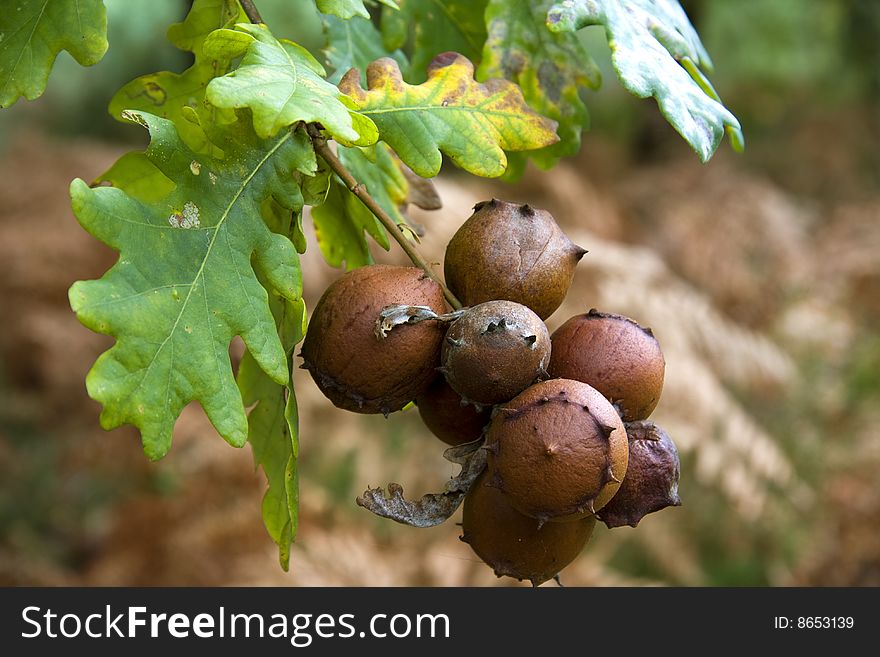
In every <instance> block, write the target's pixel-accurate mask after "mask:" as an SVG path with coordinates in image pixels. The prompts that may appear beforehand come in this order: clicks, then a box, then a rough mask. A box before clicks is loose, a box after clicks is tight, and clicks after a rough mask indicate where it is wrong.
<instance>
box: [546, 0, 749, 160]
mask: <svg viewBox="0 0 880 657" xmlns="http://www.w3.org/2000/svg"><path fill="white" fill-rule="evenodd" d="M587 25H603V26H604V27H605V33H606V34H607V36H608V45H609V46H610V47H611V62H612V64H613V65H614V69H615V71H616V72H617V77H618V78H619V79H620V82H621V84H623V86H624V87H625V88H626V90H627V91H629V92H630V93H632V94H633V95H635V96H638V97H639V98H648V97H650V96H653V97H654V98H656V99H657V104H658V106H659V107H660V112H661V113H662V114H663V116H664V117H666V120H667V121H669V123H670V124H671V125H672V126H673V127H674V128H675V129H676V130H677V131H678V132H679V134H681V136H682V137H684V139H685V140H686V141H687V142H688V144H690V146H691V148H693V149H694V151H696V153H697V155H699V157H700V159H701V160H702V161H703V162H707V161H708V160H709V158H711V157H712V154H713V153H714V152H715V150H716V149H717V148H718V144H719V143H720V142H721V138H722V137H723V135H724V132H725V131H727V132H728V134H729V135H730V137H731V142H732V144H733V145H734V147H735V148H737V149H741V147H742V143H743V138H742V131H741V129H740V125H739V121H737V119H736V117H735V116H734V115H733V114H731V112H730V111H729V110H728V109H727V108H726V107H724V105H722V104H721V102H720V99H719V98H718V95H717V94H716V93H715V90H714V89H712V86H711V84H709V81H708V80H707V79H706V77H705V76H704V75H703V73H702V72H701V71H700V69H699V67H700V66H702V67H703V68H705V69H706V70H711V68H712V62H711V61H710V59H709V55H708V54H707V53H706V50H705V48H703V45H702V43H700V38H699V36H697V32H696V30H694V28H693V26H692V25H691V24H690V21H689V20H688V18H687V15H686V14H685V13H684V10H683V9H682V8H681V5H679V4H678V2H677V1H676V0H626V2H620V1H619V0H565V1H564V2H557V3H556V4H554V5H553V6H552V7H551V8H550V10H549V12H548V13H547V27H548V28H549V29H550V30H551V31H553V32H557V33H562V32H574V31H576V30H578V29H580V28H582V27H585V26H587Z"/></svg>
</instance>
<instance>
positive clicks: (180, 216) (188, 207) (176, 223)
mask: <svg viewBox="0 0 880 657" xmlns="http://www.w3.org/2000/svg"><path fill="white" fill-rule="evenodd" d="M168 223H169V224H171V226H172V227H173V228H198V227H199V226H201V225H202V222H201V221H199V206H197V205H196V204H195V203H193V202H192V201H187V202H186V203H184V204H183V211H182V212H175V213H174V214H172V215H171V216H170V217H168Z"/></svg>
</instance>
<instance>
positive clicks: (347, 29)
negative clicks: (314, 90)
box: [323, 16, 408, 84]
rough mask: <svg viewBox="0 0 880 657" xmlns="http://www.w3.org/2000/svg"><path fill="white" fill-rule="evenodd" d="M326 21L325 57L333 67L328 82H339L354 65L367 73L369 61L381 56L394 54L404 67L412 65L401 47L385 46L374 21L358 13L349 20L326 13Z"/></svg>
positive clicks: (392, 55)
mask: <svg viewBox="0 0 880 657" xmlns="http://www.w3.org/2000/svg"><path fill="white" fill-rule="evenodd" d="M323 21H324V31H325V32H326V34H327V45H326V46H325V47H324V51H323V52H324V58H325V60H326V62H327V65H328V66H329V67H330V70H332V71H333V74H332V75H331V76H330V77H328V78H327V81H328V82H332V83H333V84H338V83H339V80H340V79H342V76H343V74H344V73H345V72H346V71H348V70H349V69H351V68H356V69H359V70H360V71H361V72H362V73H366V70H367V65H369V63H370V62H372V61H374V60H376V59H379V58H380V57H391V58H393V59H395V60H396V61H397V63H398V64H400V65H401V66H402V67H403V68H404V69H405V68H406V67H407V66H408V64H407V62H406V56H405V55H404V54H403V53H402V52H401V51H400V50H395V51H394V52H391V53H389V52H388V51H386V50H385V48H383V47H382V39H381V36H380V35H379V31H378V30H377V29H376V27H375V26H374V25H373V23H371V22H370V21H368V20H366V19H364V18H360V17H358V16H355V17H354V18H350V19H348V20H342V19H341V18H337V17H336V16H324V18H323Z"/></svg>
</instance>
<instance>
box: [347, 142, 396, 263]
mask: <svg viewBox="0 0 880 657" xmlns="http://www.w3.org/2000/svg"><path fill="white" fill-rule="evenodd" d="M339 159H340V160H341V161H342V163H343V164H344V165H345V167H346V168H347V169H348V170H349V171H350V172H351V174H352V175H353V176H354V177H355V180H357V181H358V182H359V183H361V184H362V185H364V187H366V188H367V191H368V192H369V194H370V196H372V197H373V199H374V200H375V201H376V202H377V203H378V204H379V205H380V206H382V209H383V210H385V212H387V213H388V216H390V217H391V218H392V219H393V220H394V222H395V223H397V224H404V225H405V224H406V223H407V221H406V217H404V216H403V212H402V211H401V209H402V208H403V207H405V206H406V202H407V196H408V194H409V183H408V182H407V179H406V176H404V174H403V172H402V171H401V169H400V162H399V160H398V159H397V158H396V157H395V156H394V154H393V153H392V151H391V149H390V148H389V147H388V145H387V144H384V143H381V142H380V143H378V144H375V145H373V146H370V147H368V148H345V147H342V148H340V149H339ZM353 198H354V200H355V201H356V205H357V206H360V207H359V208H358V209H359V212H358V213H357V216H358V217H360V220H359V221H358V222H357V225H359V226H361V227H362V228H363V229H364V230H365V231H367V233H369V235H370V236H371V237H372V238H373V239H374V240H376V242H377V243H378V244H379V246H381V247H382V248H383V249H385V250H386V251H387V250H388V249H389V248H390V247H391V244H390V242H389V241H388V234H387V233H386V232H385V228H384V227H383V226H382V224H381V223H380V222H379V220H378V219H376V217H375V216H374V215H373V213H372V212H371V211H370V210H368V209H367V206H366V205H364V204H363V203H362V202H361V200H360V199H358V198H357V197H356V196H353Z"/></svg>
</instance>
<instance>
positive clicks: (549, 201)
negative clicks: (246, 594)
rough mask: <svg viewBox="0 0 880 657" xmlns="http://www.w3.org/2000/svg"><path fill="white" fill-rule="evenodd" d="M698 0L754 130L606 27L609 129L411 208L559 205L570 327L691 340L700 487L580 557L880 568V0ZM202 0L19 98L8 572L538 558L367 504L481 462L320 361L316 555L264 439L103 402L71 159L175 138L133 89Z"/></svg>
mask: <svg viewBox="0 0 880 657" xmlns="http://www.w3.org/2000/svg"><path fill="white" fill-rule="evenodd" d="M123 4H125V10H124V11H123V10H122V8H121V5H123ZM684 4H685V6H686V8H687V10H688V12H689V13H690V15H691V17H692V19H693V20H694V22H695V24H696V26H697V28H698V30H699V31H700V34H701V35H702V37H703V39H704V42H705V44H706V46H707V48H708V50H709V52H710V53H711V54H712V56H713V58H714V61H715V65H716V73H715V74H714V75H713V81H714V82H715V84H716V87H717V88H718V90H719V92H720V93H721V95H722V97H723V98H724V99H725V102H726V103H727V105H728V106H729V107H730V108H731V109H732V110H733V111H734V112H735V113H736V114H737V116H738V117H739V118H740V119H741V121H742V122H743V127H744V129H745V134H746V139H747V150H746V153H745V154H743V155H736V154H734V153H732V152H731V151H730V149H729V147H728V145H727V144H726V143H725V144H722V146H721V148H720V149H719V152H718V153H717V155H716V156H715V157H714V158H713V160H712V161H711V162H710V163H709V164H708V165H701V164H699V162H698V160H697V158H696V156H695V155H694V154H693V153H692V152H691V151H690V150H689V149H688V147H687V146H686V144H684V142H683V141H682V140H681V139H680V138H679V137H678V136H677V135H676V134H675V133H674V131H673V130H672V129H671V128H670V127H669V126H668V125H667V124H666V123H665V122H664V121H663V119H662V117H660V115H659V113H658V112H657V109H656V105H655V104H654V103H653V101H640V100H637V99H635V98H631V97H629V96H628V95H627V94H626V93H625V92H623V91H622V90H621V89H620V87H619V85H618V84H617V82H616V80H615V79H614V75H613V72H612V71H611V70H610V69H609V67H608V59H607V57H608V56H607V52H606V51H607V47H606V46H604V44H603V38H602V35H601V33H597V32H595V31H591V30H587V31H586V32H585V33H584V39H585V40H586V41H587V43H588V46H589V47H590V49H591V51H592V52H595V53H597V58H598V59H599V60H600V61H601V63H602V65H603V67H604V69H605V84H604V87H603V89H602V90H601V91H600V92H598V93H591V94H589V95H588V97H587V102H588V106H589V107H590V109H591V114H592V129H591V131H589V132H587V133H585V139H584V145H583V148H582V151H581V155H580V156H578V157H577V158H574V159H573V160H570V161H567V162H565V163H563V164H562V165H561V166H559V167H558V168H557V169H555V170H554V171H552V172H539V171H536V170H533V171H530V172H529V173H528V174H527V176H526V178H525V179H524V180H523V181H522V182H521V183H518V184H517V185H515V186H505V185H503V184H501V183H497V182H492V181H484V180H479V179H474V178H470V177H467V176H463V175H461V174H460V173H458V172H456V171H454V170H452V169H451V168H448V169H446V170H444V173H443V174H442V175H441V176H440V177H439V179H438V181H437V187H438V189H439V191H440V194H441V196H442V198H443V202H444V208H443V209H442V210H440V211H437V212H430V213H427V212H421V211H412V213H411V216H412V218H413V220H414V221H415V222H417V223H419V224H421V225H423V226H424V228H425V232H426V235H425V238H424V240H423V242H424V244H423V247H424V252H425V253H426V254H427V255H428V257H429V259H430V260H433V261H434V262H437V263H440V262H442V255H443V250H444V248H445V244H446V242H447V240H448V239H449V237H450V236H451V235H452V233H453V232H454V231H455V230H456V229H457V227H458V226H459V225H460V223H461V222H462V221H464V219H466V218H467V217H468V216H469V214H470V208H471V206H472V205H473V204H474V203H475V202H476V201H478V200H482V199H486V198H489V197H492V196H497V197H499V198H504V199H508V200H514V201H519V202H528V203H530V204H532V205H535V206H537V207H544V208H547V209H549V210H550V211H551V212H553V213H554V215H555V216H556V218H557V220H558V221H559V222H560V224H561V225H562V226H563V228H564V229H565V230H566V232H567V233H568V234H569V235H570V236H571V237H572V239H573V240H574V241H575V242H577V243H578V244H580V245H582V246H584V247H585V248H587V249H589V254H588V255H587V256H586V257H585V258H584V259H583V261H582V263H581V265H580V266H579V270H578V273H577V276H576V278H575V283H574V286H573V288H572V290H571V292H570V293H569V297H568V300H567V301H566V303H565V305H564V306H563V307H562V308H561V309H560V310H558V311H557V312H556V313H555V314H554V315H553V316H552V317H551V318H550V320H548V325H549V327H550V329H551V330H552V329H553V328H555V327H556V326H558V325H559V324H561V323H562V322H563V321H564V320H565V319H566V318H567V317H569V316H570V315H572V314H574V313H576V312H582V311H585V310H587V309H589V308H590V307H597V308H599V309H601V310H605V311H609V312H617V313H623V314H627V315H629V316H631V317H633V318H635V319H636V320H637V321H639V322H640V323H641V324H643V325H647V326H651V327H652V328H653V329H654V331H655V334H656V335H657V337H658V338H659V340H660V342H661V345H662V346H663V348H664V352H665V355H666V361H667V380H666V387H665V389H664V393H663V397H662V399H661V402H660V405H659V407H658V409H657V411H656V412H655V419H656V420H657V421H658V422H659V423H661V424H662V425H663V426H664V427H666V428H667V430H668V431H669V433H670V435H671V436H672V437H673V439H674V440H675V441H676V442H677V444H678V445H679V448H680V451H681V458H682V466H683V476H682V484H681V494H682V498H683V501H684V505H683V506H682V507H680V508H676V509H669V510H666V511H663V512H661V513H658V514H654V515H650V516H648V517H647V518H646V519H645V520H643V522H642V523H641V524H640V525H639V527H638V528H636V529H631V528H620V529H616V530H613V531H609V530H607V529H605V528H604V526H602V525H600V526H599V527H598V528H597V530H596V532H595V534H594V536H593V539H592V541H591V543H590V544H589V545H588V546H587V548H586V549H585V551H584V553H583V555H582V556H581V557H580V558H579V559H578V560H577V561H576V562H575V563H574V564H573V565H572V566H570V567H569V568H568V569H566V570H565V571H564V572H563V580H564V582H565V583H566V584H568V585H622V584H625V585H640V584H646V585H655V584H660V585H664V584H665V585H697V586H716V585H734V586H736V585H757V586H768V585H769V586H787V585H808V586H825V585H859V586H861V585H868V586H877V585H880V485H878V483H877V482H878V475H880V431H878V423H880V334H878V331H877V324H878V322H880V52H878V49H880V4H878V3H875V2H870V1H869V0H849V1H844V0H840V1H832V0H815V1H814V2H810V3H804V2H802V1H801V0H778V1H775V2H772V3H769V2H762V1H760V0H743V1H741V2H729V1H726V0H694V1H691V2H686V3H684ZM184 5H185V3H184V2H170V1H169V2H165V3H151V2H146V1H145V0H138V1H137V2H126V3H121V2H119V0H108V2H107V6H108V10H109V12H110V26H111V35H110V37H111V49H110V52H109V53H108V55H107V57H106V58H105V61H104V62H102V63H101V64H100V65H98V67H96V68H93V69H79V68H78V67H77V66H76V65H75V64H73V63H72V62H71V61H70V60H69V58H67V57H66V55H64V56H62V57H61V58H60V60H59V63H58V66H57V70H56V71H55V73H54V74H53V77H52V79H51V80H50V87H49V91H48V92H47V93H46V95H45V96H44V97H43V98H42V99H40V100H39V101H36V102H34V103H24V102H19V103H18V104H17V105H16V106H15V107H13V108H12V109H11V110H6V111H4V112H3V113H2V114H0V300H2V315H3V320H2V322H0V482H2V483H0V584H6V585H10V584H12V585H19V584H38V585H69V584H88V585H98V584H106V585H153V584H155V585H227V584H234V585H262V584H272V585H319V584H320V585H342V586H360V585H401V586H404V585H405V586H408V585H429V586H433V585H509V584H516V582H513V581H511V580H497V579H496V578H495V577H494V576H493V575H492V573H491V571H490V570H489V569H488V568H487V567H485V566H484V565H483V564H481V563H480V562H479V561H478V560H477V558H476V557H475V556H474V555H473V554H472V553H471V552H470V550H469V548H468V547H467V546H466V545H464V544H462V543H460V542H459V541H458V540H457V536H458V533H459V530H458V527H456V526H455V524H454V522H448V523H446V524H445V525H442V526H440V527H436V528H433V529H428V530H424V529H422V530H419V529H413V528H409V527H404V526H400V525H396V524H394V523H391V522H390V521H384V520H381V519H378V518H374V517H372V516H371V515H370V514H368V513H367V512H365V511H364V510H362V509H360V508H358V507H356V506H355V504H354V498H355V496H356V495H357V494H358V493H359V492H361V491H362V490H363V489H364V488H366V487H367V486H368V485H370V486H375V485H380V484H381V485H384V484H385V483H387V482H388V481H398V482H401V483H402V484H403V485H404V486H405V487H406V489H407V491H408V493H409V494H411V495H416V494H421V493H422V492H427V491H429V490H439V489H440V488H441V487H442V485H443V482H444V481H445V480H446V478H447V477H449V476H450V475H452V474H454V473H455V471H456V468H455V467H453V466H452V465H451V464H449V463H448V462H446V461H444V460H443V458H442V456H441V454H442V449H443V446H442V444H441V443H439V441H437V440H436V439H435V438H433V437H432V436H431V435H430V434H428V432H427V431H426V430H425V429H424V428H423V427H422V425H421V423H420V421H419V418H418V414H417V413H416V412H404V413H398V414H395V415H392V416H391V417H390V418H389V419H388V420H385V419H384V418H382V417H381V416H379V417H367V416H359V415H355V414H349V413H346V412H344V411H340V410H337V409H336V408H334V407H333V406H332V405H331V404H330V403H329V402H328V401H327V400H326V399H324V397H323V396H322V395H321V394H320V393H319V392H318V391H317V389H316V388H315V387H314V386H313V384H312V382H311V380H310V378H309V376H308V375H307V374H305V373H304V372H303V371H301V370H299V371H297V373H296V386H297V395H298V399H299V403H300V408H301V417H302V419H301V445H302V447H301V461H300V467H301V479H302V491H301V500H302V519H301V526H300V532H299V539H298V541H297V543H296V546H295V548H294V552H293V555H292V557H291V572H290V573H289V574H287V573H284V572H283V571H282V570H281V569H280V568H279V567H278V563H277V555H276V549H275V546H274V545H273V544H272V542H271V540H270V539H269V537H268V535H267V534H266V533H265V530H264V529H263V527H262V522H261V519H260V511H259V509H260V498H261V496H262V492H263V487H264V481H263V478H262V475H261V473H259V472H257V471H255V470H254V467H253V461H252V457H251V454H250V449H249V448H248V447H246V448H244V449H243V450H235V449H232V448H230V447H229V446H228V445H227V444H226V443H224V442H223V441H222V440H221V439H220V438H218V437H217V435H216V434H215V433H214V431H213V429H212V428H211V426H210V425H209V424H208V422H207V421H206V420H205V418H204V416H203V414H202V412H201V409H200V408H198V406H196V405H193V406H191V407H189V408H187V409H186V411H185V413H184V414H183V416H182V417H181V419H180V420H179V422H178V424H177V427H176V432H175V437H174V447H173V449H172V451H171V453H170V454H169V455H168V456H167V457H166V458H165V459H163V460H162V461H160V462H158V463H150V462H148V461H147V460H146V459H145V458H144V456H143V454H142V452H141V448H140V444H139V439H138V436H137V433H136V432H135V431H134V430H131V429H130V428H125V429H119V430H116V431H113V432H110V433H107V432H104V431H102V430H101V429H100V427H99V425H98V413H99V407H98V405H97V404H96V403H95V402H93V401H91V400H90V399H89V398H88V396H87V395H86V393H85V386H84V383H83V381H84V377H85V374H86V372H87V371H88V369H89V367H90V366H91V364H92V362H93V361H94V359H95V358H96V356H97V355H98V354H99V353H100V352H101V351H102V350H104V349H106V348H107V347H108V346H109V344H110V343H109V341H108V339H107V338H105V337H102V336H97V335H95V334H92V333H90V332H89V331H88V330H86V329H85V328H83V327H82V326H80V325H79V323H78V322H77V321H76V319H75V317H74V315H73V313H72V312H71V311H70V308H69V306H68V303H67V296H66V295H67V288H68V287H69V286H70V285H71V283H72V282H73V281H74V280H77V279H83V278H95V277H98V276H100V275H101V274H102V273H103V271H105V270H106V268H107V267H108V266H109V265H111V264H112V263H113V262H114V260H115V254H113V253H112V252H111V251H110V250H109V249H107V248H106V247H104V246H103V245H101V244H99V243H97V242H96V241H95V240H93V239H92V238H91V237H90V236H88V235H87V234H86V233H85V232H84V231H83V230H82V229H81V228H80V227H79V226H78V224H77V223H76V221H75V219H74V218H73V216H72V213H71V211H70V209H69V203H68V198H67V186H68V184H69V181H70V180H71V179H72V178H74V177H82V178H84V179H86V180H90V179H92V178H94V177H95V176H96V175H98V174H100V173H101V172H102V171H104V170H105V169H106V168H107V167H108V166H109V165H110V164H111V163H112V162H113V161H114V160H115V159H116V158H117V157H118V156H119V155H120V154H121V153H123V152H124V151H126V150H130V149H132V148H141V147H142V146H143V144H144V143H145V142H144V138H143V135H142V134H138V132H137V129H136V128H133V127H130V126H122V125H119V124H116V123H115V122H114V121H113V120H112V119H111V118H110V117H109V116H108V115H107V114H106V111H105V109H104V108H105V107H106V103H107V101H108V100H109V98H110V96H111V95H112V93H113V91H115V89H116V88H118V87H119V86H121V85H122V84H123V83H124V82H126V81H127V80H128V79H130V78H131V77H134V76H135V75H139V74H141V73H146V72H150V71H153V70H159V69H160V68H172V69H176V70H177V69H180V68H182V67H184V66H185V65H186V62H185V61H184V60H183V59H182V58H181V57H179V54H178V53H176V52H174V50H173V49H172V48H171V47H170V46H169V45H167V44H165V45H164V46H158V45H157V44H159V43H162V40H163V38H164V37H163V34H164V30H165V28H166V27H167V24H168V23H170V22H172V21H174V20H179V19H180V18H181V17H182V15H183V11H184V9H185V8H184ZM260 6H261V9H262V10H263V14H264V16H266V18H267V21H268V22H269V23H270V24H271V25H273V28H274V30H275V32H276V33H279V34H282V35H285V36H291V37H293V38H295V39H297V40H301V41H304V42H306V43H307V44H308V45H311V46H318V45H320V27H319V25H318V24H317V23H316V19H315V17H314V16H313V15H310V14H307V13H303V11H304V10H292V9H290V8H289V7H290V6H292V3H289V2H288V3H284V2H281V1H278V0H261V2H260ZM160 7H161V8H160ZM807 7H809V9H807ZM307 223H308V222H307ZM375 255H376V257H377V259H379V260H381V261H395V262H402V260H401V258H400V256H399V253H397V252H396V251H392V252H391V253H384V252H381V250H376V251H375ZM303 262H304V269H305V277H306V296H307V302H308V304H309V307H314V304H315V302H316V300H317V298H318V297H319V296H320V294H321V292H322V291H323V289H324V288H325V287H326V285H327V284H328V283H329V282H330V281H331V280H333V278H335V277H336V276H338V275H339V274H340V272H339V271H337V270H333V269H331V268H329V267H328V266H327V265H326V264H325V263H323V261H322V260H321V258H320V254H319V253H318V250H317V248H314V243H312V245H311V248H310V249H309V251H308V252H307V254H306V255H305V257H304V261H303ZM550 585H552V583H551V584H550Z"/></svg>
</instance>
